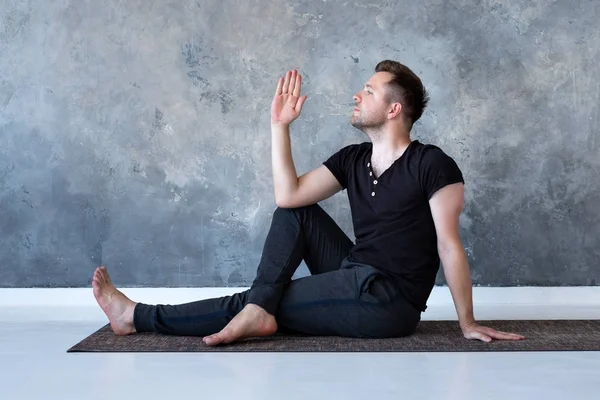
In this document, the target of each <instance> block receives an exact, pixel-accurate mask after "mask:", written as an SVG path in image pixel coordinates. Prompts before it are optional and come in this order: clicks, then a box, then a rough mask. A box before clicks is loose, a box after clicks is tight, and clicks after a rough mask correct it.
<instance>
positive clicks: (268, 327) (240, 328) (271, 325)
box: [202, 304, 277, 346]
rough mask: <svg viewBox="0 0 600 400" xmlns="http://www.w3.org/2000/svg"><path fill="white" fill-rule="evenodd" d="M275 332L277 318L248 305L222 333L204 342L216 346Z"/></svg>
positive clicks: (204, 339) (253, 305)
mask: <svg viewBox="0 0 600 400" xmlns="http://www.w3.org/2000/svg"><path fill="white" fill-rule="evenodd" d="M275 332H277V322H275V317H273V316H272V315H271V314H269V313H268V312H266V311H265V310H264V309H263V308H261V307H259V306H257V305H256V304H247V305H246V306H245V307H244V308H243V309H242V311H240V312H239V314H238V315H236V316H235V317H233V319H232V320H231V321H230V322H229V323H228V324H227V326H226V327H225V328H223V330H222V331H221V332H219V333H215V334H214V335H210V336H205V337H204V338H203V339H202V341H203V342H204V343H206V344H208V345H210V346H216V345H218V344H225V343H231V342H233V341H236V340H239V339H245V338H249V337H256V336H269V335H272V334H274V333H275Z"/></svg>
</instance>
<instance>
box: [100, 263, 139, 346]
mask: <svg viewBox="0 0 600 400" xmlns="http://www.w3.org/2000/svg"><path fill="white" fill-rule="evenodd" d="M92 287H93V288H94V297H95V298H96V301H97V302H98V305H99V306H100V308H101V309H102V311H104V314H106V316H107V317H108V320H109V321H110V327H111V328H112V330H113V332H114V333H115V335H129V334H132V333H135V328H134V327H133V309H134V308H135V303H134V302H133V301H131V300H129V298H127V296H125V295H124V294H123V293H121V292H120V291H118V290H117V289H116V288H115V286H114V285H113V284H112V282H111V280H110V277H109V276H108V272H106V268H105V267H98V268H96V271H95V272H94V279H93V281H92Z"/></svg>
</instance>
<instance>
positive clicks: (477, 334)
mask: <svg viewBox="0 0 600 400" xmlns="http://www.w3.org/2000/svg"><path fill="white" fill-rule="evenodd" d="M471 339H479V340H481V341H482V342H487V343H489V342H491V341H492V338H491V337H489V336H488V335H486V334H485V333H481V332H473V334H472V335H471Z"/></svg>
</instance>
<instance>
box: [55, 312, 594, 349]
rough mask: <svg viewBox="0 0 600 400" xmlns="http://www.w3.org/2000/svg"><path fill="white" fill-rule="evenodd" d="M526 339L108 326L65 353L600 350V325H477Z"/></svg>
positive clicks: (442, 328) (453, 325)
mask: <svg viewBox="0 0 600 400" xmlns="http://www.w3.org/2000/svg"><path fill="white" fill-rule="evenodd" d="M479 323H480V324H482V325H485V326H489V327H492V328H494V329H497V330H501V331H505V332H515V333H519V334H521V335H523V336H525V337H526V339H525V340H520V341H501V340H498V341H492V342H491V343H485V342H481V341H479V340H467V339H465V338H464V337H463V336H462V333H461V331H460V329H459V327H458V324H457V322H456V321H421V323H420V324H419V326H418V328H417V332H416V333H415V334H413V335H411V336H408V337H404V338H390V339H350V338H343V337H337V336H302V335H282V334H276V335H273V336H269V337H262V338H251V339H245V340H242V341H239V342H234V343H232V344H229V345H224V346H218V347H210V346H207V345H205V344H204V343H202V338H200V337H188V336H167V335H159V334H155V333H141V334H136V335H130V336H115V335H114V334H113V333H112V331H111V330H110V326H109V325H106V326H104V327H102V328H101V329H99V330H98V331H96V332H94V333H93V334H91V335H90V336H88V337H87V338H85V339H84V340H82V341H81V342H79V343H77V344H76V345H75V346H73V347H71V348H70V349H69V350H67V352H209V351H212V352H214V351H221V352H359V351H360V352H416V351H420V352H455V351H463V352H472V351H600V320H514V321H479Z"/></svg>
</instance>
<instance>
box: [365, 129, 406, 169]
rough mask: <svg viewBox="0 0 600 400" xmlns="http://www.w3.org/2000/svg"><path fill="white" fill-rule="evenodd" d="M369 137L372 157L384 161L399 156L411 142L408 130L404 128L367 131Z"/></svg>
mask: <svg viewBox="0 0 600 400" xmlns="http://www.w3.org/2000/svg"><path fill="white" fill-rule="evenodd" d="M369 137H370V138H371V142H372V143H373V153H372V157H374V158H377V159H379V160H382V161H384V162H385V161H393V160H395V159H397V158H399V157H400V156H401V155H402V154H403V153H404V151H405V150H406V148H407V147H408V146H409V145H410V143H411V142H412V140H411V139H410V132H408V131H406V130H403V131H399V130H398V131H395V132H391V131H390V132H386V131H385V130H381V131H379V132H369Z"/></svg>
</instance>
